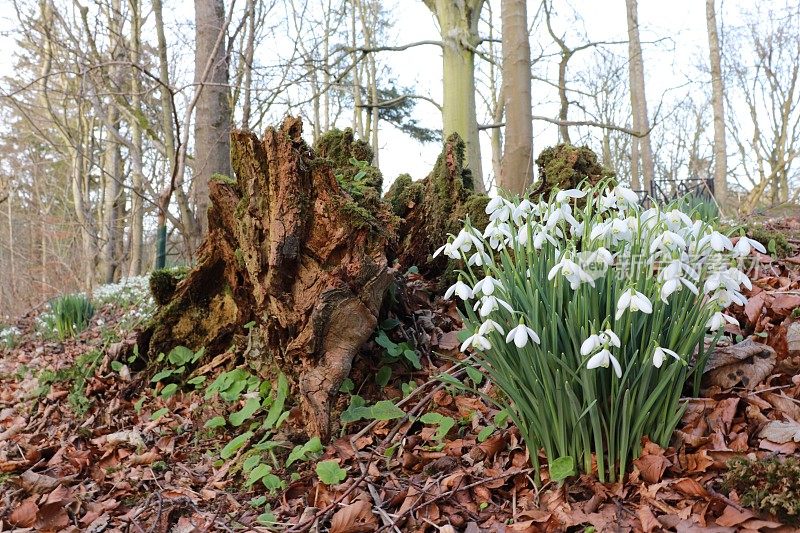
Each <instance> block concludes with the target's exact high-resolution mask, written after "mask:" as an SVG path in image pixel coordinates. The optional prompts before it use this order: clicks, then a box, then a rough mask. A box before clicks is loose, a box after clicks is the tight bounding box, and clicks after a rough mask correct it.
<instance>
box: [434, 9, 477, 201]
mask: <svg viewBox="0 0 800 533" xmlns="http://www.w3.org/2000/svg"><path fill="white" fill-rule="evenodd" d="M424 1H425V5H426V6H428V8H429V9H430V10H431V11H432V12H433V13H434V15H436V18H437V20H438V21H439V29H440V31H441V34H442V42H443V46H442V67H443V101H442V122H443V127H444V136H445V138H447V137H449V136H450V135H451V134H452V133H458V134H459V136H461V138H462V139H464V143H465V144H466V167H467V168H469V170H470V171H471V172H472V176H473V180H474V183H475V190H476V191H478V192H484V191H485V190H486V188H485V185H484V183H483V169H482V167H481V147H480V139H479V137H478V118H477V114H476V105H475V51H474V50H475V47H476V46H477V44H478V41H479V36H478V22H479V20H480V13H481V8H482V7H483V3H484V0H424Z"/></svg>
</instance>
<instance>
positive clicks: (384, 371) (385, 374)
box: [375, 366, 392, 388]
mask: <svg viewBox="0 0 800 533" xmlns="http://www.w3.org/2000/svg"><path fill="white" fill-rule="evenodd" d="M391 377H392V369H391V368H390V367H388V366H382V367H381V369H380V370H378V373H377V374H376V375H375V383H377V384H378V387H380V388H384V387H385V386H386V384H387V383H389V380H390V379H391Z"/></svg>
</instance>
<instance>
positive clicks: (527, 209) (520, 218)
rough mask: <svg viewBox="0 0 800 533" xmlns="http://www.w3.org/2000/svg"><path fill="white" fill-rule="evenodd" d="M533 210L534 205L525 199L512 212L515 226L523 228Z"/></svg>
mask: <svg viewBox="0 0 800 533" xmlns="http://www.w3.org/2000/svg"><path fill="white" fill-rule="evenodd" d="M532 209H533V204H531V203H530V201H528V199H527V198H525V199H523V200H522V201H521V202H520V203H519V205H517V206H515V207H514V210H513V211H512V212H511V220H513V221H514V224H516V225H517V226H522V225H523V224H525V221H526V220H527V219H528V217H529V216H530V214H531V211H532Z"/></svg>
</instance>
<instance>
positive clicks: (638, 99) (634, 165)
mask: <svg viewBox="0 0 800 533" xmlns="http://www.w3.org/2000/svg"><path fill="white" fill-rule="evenodd" d="M625 7H626V8H627V15H628V17H627V18H628V59H629V64H628V71H629V75H630V92H631V109H632V112H633V129H634V130H636V131H637V132H640V133H645V132H649V130H650V119H649V118H648V116H647V97H646V95H645V89H644V61H643V59H642V43H641V41H640V40H639V14H638V7H637V0H625ZM631 145H632V150H631V180H632V182H633V183H634V188H636V184H637V183H638V179H639V178H638V162H639V155H641V169H642V177H643V178H644V179H643V183H642V187H643V188H644V190H646V191H648V192H649V191H650V187H651V183H652V182H653V176H654V174H655V167H654V163H653V151H652V148H651V147H650V134H649V133H648V134H647V135H645V136H644V137H638V138H634V139H632V143H631ZM637 145H638V146H637ZM634 172H637V174H634Z"/></svg>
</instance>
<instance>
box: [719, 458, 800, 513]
mask: <svg viewBox="0 0 800 533" xmlns="http://www.w3.org/2000/svg"><path fill="white" fill-rule="evenodd" d="M723 489H724V490H725V491H727V492H730V491H736V493H737V494H738V495H739V501H741V503H742V505H744V506H745V507H749V508H750V509H752V510H754V511H755V512H757V513H769V514H771V515H774V516H776V517H778V519H779V520H781V521H782V522H785V523H787V524H791V525H795V526H796V525H798V524H800V460H798V459H796V458H787V459H786V460H784V461H781V460H779V459H778V458H772V459H764V460H759V461H748V460H747V459H744V458H741V459H734V460H732V461H730V462H729V463H728V471H727V472H725V475H724V481H723Z"/></svg>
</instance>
